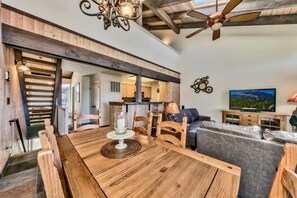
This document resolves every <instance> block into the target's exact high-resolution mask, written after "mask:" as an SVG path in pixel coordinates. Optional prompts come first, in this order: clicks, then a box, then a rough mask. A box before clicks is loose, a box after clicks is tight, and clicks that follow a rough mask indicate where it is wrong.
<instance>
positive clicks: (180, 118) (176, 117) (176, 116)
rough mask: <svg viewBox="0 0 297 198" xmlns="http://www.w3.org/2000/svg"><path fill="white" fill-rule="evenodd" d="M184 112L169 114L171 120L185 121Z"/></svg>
mask: <svg viewBox="0 0 297 198" xmlns="http://www.w3.org/2000/svg"><path fill="white" fill-rule="evenodd" d="M183 116H184V115H183V114H182V113H177V114H169V120H171V121H174V122H178V123H182V121H183Z"/></svg>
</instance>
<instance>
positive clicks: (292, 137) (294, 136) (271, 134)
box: [263, 129, 297, 144]
mask: <svg viewBox="0 0 297 198" xmlns="http://www.w3.org/2000/svg"><path fill="white" fill-rule="evenodd" d="M263 135H264V138H265V139H266V140H270V141H271V140H272V141H276V142H280V143H293V144H297V133H293V132H286V131H271V130H269V129H266V130H265V131H264V134H263Z"/></svg>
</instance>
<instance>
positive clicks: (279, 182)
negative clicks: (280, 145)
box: [269, 144, 297, 198]
mask: <svg viewBox="0 0 297 198" xmlns="http://www.w3.org/2000/svg"><path fill="white" fill-rule="evenodd" d="M296 165H297V145H296V144H285V146H284V155H283V156H282V158H281V161H280V163H279V165H278V169H277V172H276V174H275V177H274V181H273V184H272V187H271V190H270V193H269V198H287V197H288V196H289V193H290V194H291V195H292V197H293V198H297V174H296V173H295V170H296Z"/></svg>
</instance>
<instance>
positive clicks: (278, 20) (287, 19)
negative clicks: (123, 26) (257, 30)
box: [149, 14, 297, 30]
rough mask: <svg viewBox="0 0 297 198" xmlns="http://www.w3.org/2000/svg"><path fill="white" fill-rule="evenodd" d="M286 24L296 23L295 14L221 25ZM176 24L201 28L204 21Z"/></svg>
mask: <svg viewBox="0 0 297 198" xmlns="http://www.w3.org/2000/svg"><path fill="white" fill-rule="evenodd" d="M286 24H297V14H289V15H278V16H262V17H259V18H257V19H256V20H253V21H245V22H238V23H225V24H224V26H223V27H232V26H253V25H286ZM177 26H178V28H180V29H190V28H203V27H205V22H203V21H201V22H193V23H183V24H178V25H177ZM166 29H168V27H167V26H166V25H160V26H149V30H166Z"/></svg>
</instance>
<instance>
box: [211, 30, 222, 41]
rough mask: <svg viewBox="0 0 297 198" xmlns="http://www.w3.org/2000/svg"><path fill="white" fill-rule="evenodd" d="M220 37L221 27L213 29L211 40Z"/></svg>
mask: <svg viewBox="0 0 297 198" xmlns="http://www.w3.org/2000/svg"><path fill="white" fill-rule="evenodd" d="M220 37H221V29H218V30H216V31H213V33H212V40H213V41H215V40H217V39H219V38H220Z"/></svg>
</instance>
